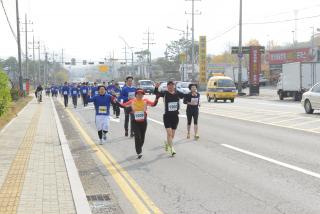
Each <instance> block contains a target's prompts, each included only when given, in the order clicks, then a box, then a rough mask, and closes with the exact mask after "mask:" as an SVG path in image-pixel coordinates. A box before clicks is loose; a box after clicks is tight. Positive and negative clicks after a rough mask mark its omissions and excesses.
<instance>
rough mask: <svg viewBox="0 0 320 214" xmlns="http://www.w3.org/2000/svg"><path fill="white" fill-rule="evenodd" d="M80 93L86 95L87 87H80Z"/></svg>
mask: <svg viewBox="0 0 320 214" xmlns="http://www.w3.org/2000/svg"><path fill="white" fill-rule="evenodd" d="M80 93H81V94H82V95H87V94H88V93H89V87H88V86H81V87H80Z"/></svg>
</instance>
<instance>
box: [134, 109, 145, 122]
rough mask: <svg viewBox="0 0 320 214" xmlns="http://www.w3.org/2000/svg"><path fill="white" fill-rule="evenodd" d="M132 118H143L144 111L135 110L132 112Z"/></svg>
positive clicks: (139, 119)
mask: <svg viewBox="0 0 320 214" xmlns="http://www.w3.org/2000/svg"><path fill="white" fill-rule="evenodd" d="M134 119H135V120H137V121H142V120H144V112H143V111H137V112H135V113H134Z"/></svg>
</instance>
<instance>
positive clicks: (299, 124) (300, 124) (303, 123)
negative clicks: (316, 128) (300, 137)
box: [292, 119, 320, 127]
mask: <svg viewBox="0 0 320 214" xmlns="http://www.w3.org/2000/svg"><path fill="white" fill-rule="evenodd" d="M319 121H320V120H319V119H318V120H312V121H306V122H302V123H297V124H295V125H293V126H292V127H296V126H302V125H306V124H309V123H315V122H319Z"/></svg>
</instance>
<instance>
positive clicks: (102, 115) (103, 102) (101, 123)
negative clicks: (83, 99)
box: [88, 85, 113, 145]
mask: <svg viewBox="0 0 320 214" xmlns="http://www.w3.org/2000/svg"><path fill="white" fill-rule="evenodd" d="M98 92H99V94H98V95H97V96H94V97H90V98H89V100H88V101H89V102H93V104H94V107H95V112H96V120H95V121H96V127H97V130H98V136H99V140H100V144H101V145H102V144H103V141H104V142H106V141H107V133H108V130H109V115H110V105H111V102H112V99H113V98H112V96H111V95H109V94H107V93H106V89H105V87H104V86H102V85H101V86H99V87H98Z"/></svg>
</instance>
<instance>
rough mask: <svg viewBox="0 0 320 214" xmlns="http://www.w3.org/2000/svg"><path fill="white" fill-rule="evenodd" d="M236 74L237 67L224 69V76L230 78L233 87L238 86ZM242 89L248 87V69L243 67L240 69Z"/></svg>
mask: <svg viewBox="0 0 320 214" xmlns="http://www.w3.org/2000/svg"><path fill="white" fill-rule="evenodd" d="M238 74H239V69H238V68H237V67H227V68H225V71H224V75H225V76H227V77H230V78H231V79H232V80H233V82H234V83H235V85H236V86H237V85H238ZM241 82H242V87H243V88H246V87H247V86H248V69H247V68H245V67H243V68H242V79H241Z"/></svg>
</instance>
